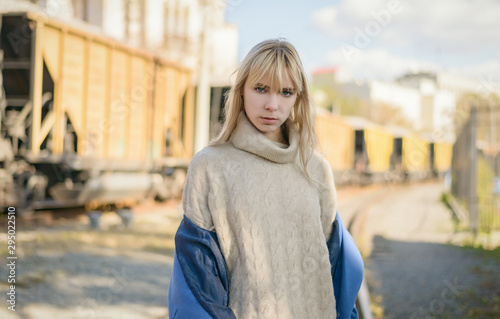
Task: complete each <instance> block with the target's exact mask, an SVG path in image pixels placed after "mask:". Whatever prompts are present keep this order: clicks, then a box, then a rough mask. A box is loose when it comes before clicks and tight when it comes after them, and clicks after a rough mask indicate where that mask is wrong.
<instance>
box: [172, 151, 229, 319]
mask: <svg viewBox="0 0 500 319" xmlns="http://www.w3.org/2000/svg"><path fill="white" fill-rule="evenodd" d="M209 151H210V150H207V149H205V150H204V151H202V152H201V153H198V154H197V155H196V156H195V157H194V158H193V160H192V162H191V165H190V167H189V170H188V175H187V179H186V185H185V187H184V193H183V197H182V202H183V209H184V219H183V220H182V222H181V224H180V226H179V229H178V230H177V233H176V235H175V258H174V266H173V271H172V277H171V280H170V286H169V295H168V304H169V316H170V318H171V319H172V318H176V319H184V318H186V319H191V318H200V319H204V318H207V319H208V318H228V319H235V318H236V317H235V315H234V313H233V311H232V310H231V309H230V308H229V307H228V303H229V278H228V270H227V266H226V263H225V260H224V257H223V255H222V253H221V250H220V246H219V242H218V240H217V234H216V233H215V232H213V231H211V230H212V229H213V220H212V214H211V212H210V208H209V202H208V198H209V193H210V190H211V189H210V188H211V187H213V186H211V184H213V183H214V180H213V178H212V177H211V176H210V173H211V172H213V170H212V169H211V165H214V161H213V160H211V159H210V157H211V156H209V155H210V152H209Z"/></svg>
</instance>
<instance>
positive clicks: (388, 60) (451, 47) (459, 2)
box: [226, 0, 500, 84]
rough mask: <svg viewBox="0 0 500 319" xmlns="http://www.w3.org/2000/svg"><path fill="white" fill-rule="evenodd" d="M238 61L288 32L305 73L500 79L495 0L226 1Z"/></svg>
mask: <svg viewBox="0 0 500 319" xmlns="http://www.w3.org/2000/svg"><path fill="white" fill-rule="evenodd" d="M226 2H227V7H226V21H227V22H228V23H232V24H235V25H237V26H238V28H239V61H241V60H242V59H243V57H244V56H245V55H246V53H247V52H248V51H249V50H250V49H251V48H252V46H254V45H255V44H257V43H258V42H260V41H262V40H265V39H269V38H277V37H280V38H286V39H287V40H289V41H290V42H291V43H292V44H294V45H295V47H296V48H297V50H298V51H299V54H300V55H301V57H302V60H303V64H304V67H305V69H306V72H308V73H309V74H311V73H312V71H314V70H316V69H318V68H322V67H337V68H338V72H339V73H338V74H339V76H342V77H345V78H346V79H354V80H356V79H357V80H392V79H394V78H396V77H398V76H401V75H402V74H404V73H407V72H412V71H438V72H442V71H444V72H449V73H452V74H457V75H462V76H467V77H470V78H473V79H477V80H478V81H483V82H484V81H487V82H491V83H495V84H497V83H498V82H500V1H498V0H438V1H436V0H434V1H433V0H420V1H416V0H387V1H383V0H369V1H366V0H329V1H327V0H310V1H299V0H227V1H226Z"/></svg>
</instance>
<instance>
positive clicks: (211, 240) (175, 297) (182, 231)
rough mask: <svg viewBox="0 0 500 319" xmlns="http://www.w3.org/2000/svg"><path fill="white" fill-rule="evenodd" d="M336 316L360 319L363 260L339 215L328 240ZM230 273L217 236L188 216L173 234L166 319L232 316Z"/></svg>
mask: <svg viewBox="0 0 500 319" xmlns="http://www.w3.org/2000/svg"><path fill="white" fill-rule="evenodd" d="M327 246H328V250H329V252H330V263H331V265H332V267H331V274H332V282H333V288H334V293H335V300H336V305H337V317H338V318H342V319H344V318H345V319H351V318H358V312H357V310H356V307H355V302H356V298H357V296H358V291H359V288H360V287H361V282H362V281H363V267H364V266H363V260H362V259H361V255H360V253H359V250H358V248H357V247H356V245H355V244H354V240H353V239H352V237H351V235H350V234H349V232H348V231H347V229H346V228H345V227H344V224H343V223H342V220H341V219H340V216H339V215H338V214H337V217H336V219H335V221H334V222H333V230H332V235H331V237H330V239H329V240H328V242H327ZM228 304H229V274H228V270H227V266H226V262H225V260H224V256H223V255H222V253H221V250H220V246H219V241H218V240H217V234H216V233H215V232H211V231H208V230H205V229H202V228H200V227H198V226H196V225H195V224H193V222H191V221H190V220H189V219H188V218H187V217H186V216H184V219H183V220H182V222H181V225H180V226H179V229H178V230H177V234H176V235H175V256H174V266H173V271H172V277H171V278H170V286H169V292H168V308H169V318H170V319H205V318H206V319H211V318H216V319H235V318H236V316H235V315H234V313H233V311H232V310H231V309H230V308H229V306H228Z"/></svg>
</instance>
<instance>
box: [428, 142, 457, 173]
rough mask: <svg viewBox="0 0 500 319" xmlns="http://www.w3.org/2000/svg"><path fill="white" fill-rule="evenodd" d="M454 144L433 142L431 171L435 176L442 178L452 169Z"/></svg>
mask: <svg viewBox="0 0 500 319" xmlns="http://www.w3.org/2000/svg"><path fill="white" fill-rule="evenodd" d="M452 156H453V143H449V142H437V141H435V142H433V143H432V144H431V169H432V171H433V173H434V175H437V176H440V175H443V174H444V173H446V172H448V171H449V170H450V169H451V160H452Z"/></svg>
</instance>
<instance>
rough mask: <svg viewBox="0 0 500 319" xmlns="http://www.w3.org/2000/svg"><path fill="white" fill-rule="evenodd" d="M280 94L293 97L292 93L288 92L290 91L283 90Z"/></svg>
mask: <svg viewBox="0 0 500 319" xmlns="http://www.w3.org/2000/svg"><path fill="white" fill-rule="evenodd" d="M282 94H283V95H284V96H292V95H293V92H292V91H290V90H283V92H282Z"/></svg>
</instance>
